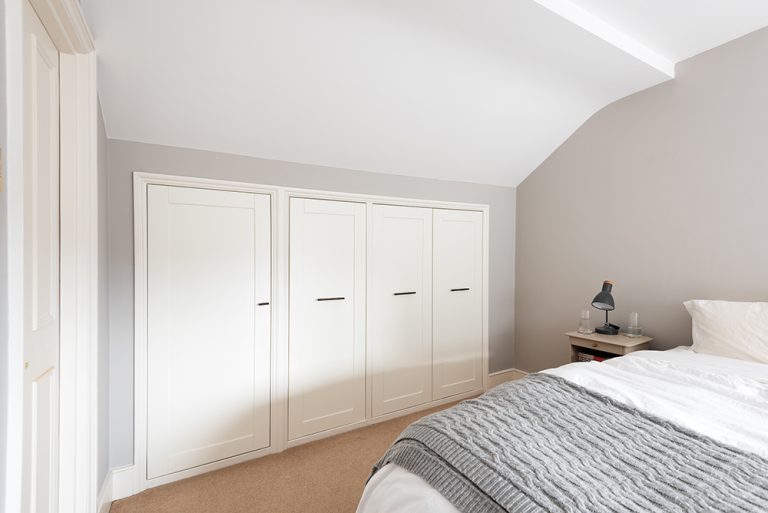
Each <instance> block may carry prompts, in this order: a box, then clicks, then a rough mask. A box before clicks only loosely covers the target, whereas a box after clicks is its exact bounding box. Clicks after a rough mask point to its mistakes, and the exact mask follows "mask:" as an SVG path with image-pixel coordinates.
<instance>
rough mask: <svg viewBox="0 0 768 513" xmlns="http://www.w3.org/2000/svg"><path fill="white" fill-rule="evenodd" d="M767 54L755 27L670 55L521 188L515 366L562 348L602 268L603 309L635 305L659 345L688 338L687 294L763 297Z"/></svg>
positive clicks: (767, 256)
mask: <svg viewBox="0 0 768 513" xmlns="http://www.w3.org/2000/svg"><path fill="white" fill-rule="evenodd" d="M766 55H768V29H763V30H761V31H759V32H756V33H753V34H751V35H748V36H746V37H744V38H741V39H739V40H736V41H734V42H731V43H729V44H727V45H724V46H721V47H719V48H716V49H714V50H711V51H709V52H706V53H704V54H701V55H699V56H696V57H694V58H692V59H690V60H687V61H685V62H683V63H681V64H679V65H678V66H677V79H676V80H672V81H670V82H666V83H664V84H661V85H659V86H656V87H653V88H651V89H648V90H645V91H643V92H640V93H637V94H635V95H633V96H631V97H628V98H625V99H622V100H619V101H617V102H616V103H614V104H612V105H610V106H608V107H606V108H605V109H603V110H602V111H601V112H599V113H597V114H596V115H595V116H594V117H593V118H591V119H590V120H589V121H588V122H587V123H585V125H584V126H583V127H582V128H580V129H579V130H578V131H577V132H576V133H575V134H573V136H571V137H570V138H569V139H568V140H567V141H566V142H565V143H564V144H563V145H562V146H561V147H560V148H559V149H558V150H557V151H556V152H555V153H554V154H553V155H552V156H551V157H549V158H548V159H547V160H546V161H545V162H544V163H543V164H542V165H541V166H540V167H539V168H538V169H537V170H536V171H535V172H534V173H533V174H531V175H530V176H529V177H528V178H527V179H526V180H525V181H524V182H523V183H522V184H521V185H520V186H519V187H518V190H517V205H518V211H517V266H516V267H517V268H516V273H517V289H516V297H517V301H516V308H517V309H516V319H517V324H516V330H515V339H516V347H517V364H518V367H520V368H522V369H525V370H538V369H542V368H545V367H551V366H556V365H559V364H562V363H565V362H566V361H567V360H568V357H569V350H568V345H567V341H566V338H565V337H564V336H563V332H564V331H566V330H571V329H574V328H575V327H576V324H577V321H578V315H579V310H580V309H582V308H586V307H587V305H588V303H589V301H590V300H591V298H592V297H593V296H594V294H596V293H597V291H598V290H599V288H600V284H601V281H602V279H603V278H612V279H613V280H615V282H616V285H615V288H614V292H615V295H614V297H615V299H616V302H617V309H616V312H615V315H613V317H612V319H613V320H614V321H617V324H620V325H626V323H627V314H628V312H630V311H637V312H639V313H640V321H641V324H642V325H643V326H644V328H645V330H646V332H647V334H648V335H650V336H653V337H655V339H656V340H655V342H654V346H655V348H658V349H665V348H670V347H674V346H677V345H681V344H690V342H691V335H690V319H689V317H688V314H687V313H686V312H685V309H684V308H683V306H682V304H681V303H682V302H683V301H684V300H686V299H691V298H719V299H731V300H763V301H764V300H766V299H768V288H767V287H766V284H768V265H766V262H768V236H766V234H768V199H767V198H768V65H767V64H766V62H767V61H766ZM592 311H593V319H595V316H596V314H598V313H599V312H598V311H597V310H594V309H593V310H592ZM595 320H596V319H595Z"/></svg>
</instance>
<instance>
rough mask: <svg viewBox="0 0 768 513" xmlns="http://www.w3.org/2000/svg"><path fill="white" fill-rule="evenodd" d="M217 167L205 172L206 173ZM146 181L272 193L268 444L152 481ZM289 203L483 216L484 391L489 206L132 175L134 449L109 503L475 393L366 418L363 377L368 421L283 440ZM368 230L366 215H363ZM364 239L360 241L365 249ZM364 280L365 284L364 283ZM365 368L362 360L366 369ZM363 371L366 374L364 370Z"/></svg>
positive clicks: (118, 471) (285, 430)
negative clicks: (321, 202) (418, 209)
mask: <svg viewBox="0 0 768 513" xmlns="http://www.w3.org/2000/svg"><path fill="white" fill-rule="evenodd" d="M214 171H215V170H212V171H211V174H213V173H214ZM150 184H157V185H170V186H179V187H198V188H208V189H219V190H228V191H239V192H254V193H258V194H269V195H270V196H271V214H272V219H271V226H272V298H271V303H272V305H273V307H274V308H272V312H271V316H272V317H271V321H272V334H271V341H270V344H271V362H270V363H271V370H272V376H271V386H272V390H271V397H272V404H271V409H270V412H271V423H270V426H271V430H272V432H271V434H270V446H269V447H267V448H264V449H259V450H257V451H253V452H249V453H246V454H241V455H239V456H233V457H231V458H226V459H223V460H219V461H216V462H212V463H208V464H205V465H200V466H198V467H193V468H190V469H187V470H182V471H180V472H175V473H172V474H168V475H165V476H161V477H157V478H154V479H147V478H146V468H147V305H146V299H147V267H146V266H147V251H146V244H147V196H146V194H147V187H148V186H149V185H150ZM291 198H307V199H322V200H338V201H352V202H357V203H364V204H365V205H366V212H369V211H370V209H371V206H372V205H373V204H385V205H400V206H409V207H426V208H444V209H458V210H476V211H480V212H482V213H483V297H482V299H483V338H482V343H483V356H482V358H483V363H482V365H483V388H484V389H487V388H488V384H489V381H488V356H489V346H488V342H489V332H488V328H489V324H488V323H489V316H488V306H489V302H488V298H489V289H488V276H489V275H488V267H489V248H490V246H489V240H488V235H489V227H490V208H489V206H488V205H485V204H474V203H457V202H449V201H438V200H421V199H411V198H402V197H400V198H398V197H391V196H376V195H370V194H356V193H345V192H334V191H323V190H315V189H300V188H295V187H284V186H279V185H263V184H256V183H250V182H236V181H230V180H218V179H212V178H199V177H190V176H182V175H169V174H160V173H150V172H144V171H135V172H134V173H133V231H134V382H133V386H134V425H133V427H134V445H133V464H131V465H126V466H124V467H121V468H119V469H115V476H114V477H115V481H114V484H113V486H114V488H113V495H112V499H113V500H118V499H122V498H125V497H129V496H131V495H135V494H137V493H139V492H142V491H144V490H146V489H148V488H152V487H155V486H159V485H162V484H166V483H170V482H173V481H178V480H180V479H185V478H187V477H192V476H195V475H199V474H203V473H206V472H210V471H212V470H216V469H220V468H224V467H228V466H231V465H235V464H237V463H242V462H244V461H248V460H251V459H254V458H258V457H261V456H265V455H267V454H271V453H277V452H280V451H283V450H285V449H287V448H290V447H295V446H297V445H301V444H305V443H307V442H311V441H313V440H319V439H321V438H326V437H328V436H333V435H336V434H340V433H343V432H346V431H350V430H353V429H357V428H360V427H363V426H365V425H371V424H375V423H378V422H383V421H385V420H389V419H393V418H396V417H399V416H402V415H405V414H408V413H413V412H416V411H420V410H424V409H426V408H431V407H434V406H438V405H440V404H447V403H450V402H453V401H457V400H460V399H466V398H468V397H471V396H473V395H476V392H470V393H466V394H459V395H455V396H452V397H448V398H446V399H442V400H438V401H432V402H430V403H427V404H424V405H418V406H414V407H411V408H406V409H404V410H400V411H397V412H393V413H389V414H386V415H381V416H379V417H372V415H371V411H370V394H371V385H370V377H369V376H367V377H366V391H365V394H366V410H365V411H366V418H365V420H364V421H362V422H358V423H355V424H351V425H348V426H343V427H340V428H335V429H331V430H328V431H323V432H320V433H316V434H314V435H308V436H305V437H301V438H298V439H295V440H288V372H287V370H288V324H289V319H288V260H289V237H288V221H289V204H290V199H291ZM366 218H367V219H368V221H367V228H368V229H370V224H369V223H370V216H368V215H366ZM368 243H369V242H366V247H367V245H368ZM366 253H367V255H366V262H367V263H366V266H368V265H369V263H368V258H370V251H366ZM367 280H368V278H367V279H366V287H367V286H368V285H367ZM367 365H368V363H367V362H366V369H367ZM366 374H367V370H366Z"/></svg>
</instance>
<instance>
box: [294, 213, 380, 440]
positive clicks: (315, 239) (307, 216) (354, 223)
mask: <svg viewBox="0 0 768 513" xmlns="http://www.w3.org/2000/svg"><path fill="white" fill-rule="evenodd" d="M365 208H366V206H365V204H363V203H353V202H344V201H325V200H314V199H304V198H291V200H290V221H289V222H290V235H289V238H290V251H289V252H290V256H289V260H290V262H289V265H290V270H289V273H290V277H289V281H290V286H289V288H290V291H289V293H290V299H289V302H290V313H289V318H290V320H289V330H290V333H289V349H288V352H289V369H288V389H289V398H288V416H289V420H288V436H289V439H291V440H293V439H296V438H299V437H302V436H306V435H310V434H313V433H317V432H320V431H324V430H327V429H332V428H335V427H339V426H344V425H347V424H351V423H354V422H358V421H362V420H363V419H364V418H365V276H366V274H365V273H366V269H365V264H366V263H365V259H366V256H365V230H366V227H365V223H366V220H365Z"/></svg>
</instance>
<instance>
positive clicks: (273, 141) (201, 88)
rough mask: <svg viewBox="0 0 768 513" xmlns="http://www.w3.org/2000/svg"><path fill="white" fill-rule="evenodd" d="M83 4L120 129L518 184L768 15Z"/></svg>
mask: <svg viewBox="0 0 768 513" xmlns="http://www.w3.org/2000/svg"><path fill="white" fill-rule="evenodd" d="M83 4H84V8H85V11H86V16H87V17H88V19H89V22H90V24H91V28H92V30H93V32H94V35H95V38H96V44H97V49H98V53H99V93H100V97H101V102H102V108H103V112H104V117H105V122H106V128H107V132H108V136H109V137H110V138H114V139H123V140H131V141H140V142H149V143H155V144H162V145H169V146H180V147H187V148H197V149H204V150H213V151H219V152H226V153H234V154H241V155H249V156H255V157H263V158H271V159H279V160H286V161H293V162H303V163H310V164H319V165H325V166H333V167H342V168H349V169H359V170H366V171H375V172H383V173H392V174H400V175H411V176H421V177H430V178H440V179H447V180H459V181H465V182H475V183H486V184H497V185H509V186H515V185H517V184H518V183H519V182H520V181H521V180H522V179H524V178H525V177H526V176H527V175H528V174H529V173H530V172H531V171H533V170H534V169H535V168H536V167H537V166H538V164H540V163H541V162H542V161H543V160H544V159H545V158H546V157H547V156H548V155H549V154H550V153H551V152H552V151H553V150H554V149H555V148H556V147H557V146H558V145H560V144H561V143H562V142H563V141H564V140H565V139H566V138H567V137H568V136H569V135H570V134H571V133H573V131H574V130H575V129H576V128H578V127H579V126H580V125H581V124H582V123H583V122H584V121H585V120H586V119H587V118H589V116H591V115H592V114H593V113H595V112H596V111H597V110H599V109H601V108H602V107H604V106H605V105H607V104H609V103H611V102H613V101H615V100H616V99H619V98H622V97H624V96H627V95H629V94H632V93H634V92H636V91H639V90H642V89H645V88H647V87H650V86H652V85H655V84H658V83H660V82H663V81H665V80H669V79H671V78H672V76H673V74H674V63H675V62H678V61H679V60H681V59H684V58H686V57H689V56H691V55H694V54H697V53H700V52H702V51H704V50H707V49H709V48H712V47H714V46H718V45H720V44H722V43H724V42H726V41H728V40H730V39H733V38H735V37H738V36H741V35H743V34H745V33H747V32H750V31H752V30H755V29H757V28H760V27H762V26H765V25H768V5H766V4H768V2H764V1H757V0H756V1H748V0H742V1H739V2H733V1H732V0H721V1H713V0H709V1H706V2H702V1H701V0H676V1H674V2H669V1H668V0H667V1H664V0H578V1H573V2H570V1H561V0H539V1H534V0H388V1H385V0H369V1H361V0H272V1H267V0H221V1H211V0H183V1H182V0H131V1H125V0H83ZM671 4H674V7H670V5H671Z"/></svg>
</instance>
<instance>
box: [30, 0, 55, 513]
mask: <svg viewBox="0 0 768 513" xmlns="http://www.w3.org/2000/svg"><path fill="white" fill-rule="evenodd" d="M22 3H23V4H24V13H23V16H24V96H25V101H24V222H25V223H26V225H25V226H24V360H25V364H24V366H25V370H24V448H23V451H24V453H23V454H24V456H23V478H22V486H23V495H22V501H23V502H22V510H23V511H24V512H28V513H44V512H55V511H57V510H58V482H59V472H58V464H59V52H58V50H57V49H56V47H55V46H54V44H53V42H52V41H51V38H50V37H49V36H48V33H47V32H46V31H45V28H43V24H42V23H41V22H40V19H39V18H38V17H37V14H35V11H34V10H33V9H32V7H31V6H30V5H29V3H27V2H26V1H24V2H22Z"/></svg>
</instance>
